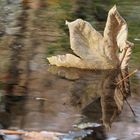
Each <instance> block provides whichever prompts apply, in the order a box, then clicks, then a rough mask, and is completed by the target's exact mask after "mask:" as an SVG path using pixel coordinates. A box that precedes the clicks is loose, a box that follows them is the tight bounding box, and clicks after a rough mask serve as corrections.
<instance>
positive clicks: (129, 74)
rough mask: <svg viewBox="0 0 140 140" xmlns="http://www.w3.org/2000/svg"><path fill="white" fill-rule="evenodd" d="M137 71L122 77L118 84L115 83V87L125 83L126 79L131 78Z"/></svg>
mask: <svg viewBox="0 0 140 140" xmlns="http://www.w3.org/2000/svg"><path fill="white" fill-rule="evenodd" d="M137 71H138V70H137V69H136V70H134V71H133V72H132V73H130V74H128V75H127V76H126V77H124V78H123V79H121V80H120V81H119V82H117V83H116V85H119V84H120V83H122V82H123V81H125V80H126V79H127V78H129V77H130V76H132V75H133V74H134V73H136V72H137Z"/></svg>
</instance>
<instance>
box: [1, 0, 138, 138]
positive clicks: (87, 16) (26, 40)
mask: <svg viewBox="0 0 140 140" xmlns="http://www.w3.org/2000/svg"><path fill="white" fill-rule="evenodd" d="M114 4H117V6H118V10H119V11H120V13H121V15H122V16H123V17H124V18H125V19H126V21H127V23H128V27H129V40H130V41H131V42H134V43H135V48H134V51H133V55H132V59H131V62H130V70H129V71H133V70H135V69H139V68H140V61H139V54H140V49H139V45H140V33H139V29H140V28H139V20H140V2H139V1H138V0H137V1H133V2H132V1H128V0H127V1H126V0H124V1H120V0H117V1H103V0H98V1H97V0H88V1H84V0H75V1H73V0H65V1H59V0H44V1H41V0H37V1H35V2H29V3H28V2H24V3H21V1H20V0H15V1H12V0H7V1H5V0H0V49H1V51H0V60H1V61H0V67H1V69H0V72H1V74H0V79H1V80H0V99H1V100H0V123H1V127H2V128H6V129H16V130H17V129H23V130H36V131H40V130H49V131H59V132H68V131H70V130H74V126H75V125H78V124H83V123H87V122H91V123H97V124H103V125H104V126H105V127H106V128H100V130H102V134H103V131H105V132H104V133H106V137H108V138H109V137H110V138H113V137H114V138H116V139H123V140H130V139H135V138H138V137H140V111H139V109H140V108H139V105H140V103H139V100H140V96H139V89H140V84H139V83H140V71H138V72H137V73H136V74H134V75H133V76H132V77H131V78H130V85H129V84H128V82H127V84H126V85H125V87H127V88H126V89H125V93H126V95H125V96H126V97H127V96H128V95H130V94H131V97H129V98H128V99H127V100H128V102H129V103H130V104H131V106H132V108H133V110H134V111H135V114H136V117H134V115H133V114H132V111H131V110H130V108H129V106H128V104H127V103H126V102H125V101H124V105H123V106H122V104H123V100H122V99H123V96H122V95H121V94H120V92H119V91H118V90H116V87H115V86H114V84H113V82H114V81H116V80H119V79H120V72H118V71H84V70H78V69H65V68H57V67H50V66H49V64H48V62H47V60H46V57H48V56H52V55H57V54H65V53H66V52H71V50H70V44H69V34H68V28H67V26H66V25H65V20H66V19H67V20H69V21H73V20H75V19H77V18H82V19H84V20H87V21H89V22H90V23H91V24H92V25H93V26H94V27H95V29H97V30H98V31H100V32H101V33H102V32H103V30H104V26H105V21H106V17H107V12H108V10H109V9H110V8H111V7H112V6H113V5H114ZM125 74H126V73H125ZM129 86H130V87H131V92H130V88H129ZM116 93H119V94H117V96H116ZM110 94H111V96H110ZM118 96H119V97H118ZM114 97H115V99H114ZM122 107H123V109H122ZM118 108H119V109H120V110H118ZM109 129H110V131H108V130H109ZM97 131H99V130H97ZM103 137H104V136H103ZM103 139H105V138H103Z"/></svg>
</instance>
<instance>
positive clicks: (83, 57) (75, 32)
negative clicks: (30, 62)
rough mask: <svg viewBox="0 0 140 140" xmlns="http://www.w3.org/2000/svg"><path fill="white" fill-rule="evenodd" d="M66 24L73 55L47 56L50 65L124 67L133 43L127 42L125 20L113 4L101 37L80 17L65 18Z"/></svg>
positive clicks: (103, 67)
mask: <svg viewBox="0 0 140 140" xmlns="http://www.w3.org/2000/svg"><path fill="white" fill-rule="evenodd" d="M66 24H67V25H68V27H69V32H70V44H71V49H72V50H73V52H74V53H75V54H76V55H73V54H66V55H58V56H52V57H49V58H47V59H48V60H49V62H50V64H52V65H56V66H64V67H76V68H81V69H112V68H116V67H118V66H120V67H121V68H125V67H126V66H127V65H128V60H129V59H130V54H131V48H132V46H133V44H132V43H130V42H128V41H127V34H128V29H127V23H126V21H125V20H124V19H123V18H122V17H121V16H120V14H119V13H118V11H117V9H116V6H114V7H113V8H112V9H111V10H110V11H109V13H108V18H107V22H106V26H105V29H104V35H103V36H102V35H101V34H100V33H99V32H97V31H96V30H95V29H94V28H93V27H92V26H91V25H90V24H89V23H88V22H87V21H84V20H82V19H77V20H75V21H73V22H67V21H66ZM119 52H120V53H119Z"/></svg>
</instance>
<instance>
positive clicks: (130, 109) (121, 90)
mask: <svg viewBox="0 0 140 140" xmlns="http://www.w3.org/2000/svg"><path fill="white" fill-rule="evenodd" d="M118 89H119V90H120V92H121V93H122V95H123V97H124V100H125V101H126V103H127V105H128V106H129V108H130V110H131V111H132V113H133V115H134V116H135V117H136V114H135V112H134V110H133V108H132V107H131V105H130V103H129V102H128V100H127V98H126V97H125V96H124V94H123V91H122V90H121V89H120V88H119V87H118Z"/></svg>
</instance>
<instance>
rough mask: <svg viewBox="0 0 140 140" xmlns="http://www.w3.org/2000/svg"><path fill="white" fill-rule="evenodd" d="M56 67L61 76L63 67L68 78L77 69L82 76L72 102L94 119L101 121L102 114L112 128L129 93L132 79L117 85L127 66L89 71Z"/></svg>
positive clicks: (106, 123) (73, 90)
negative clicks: (121, 68) (119, 68)
mask: <svg viewBox="0 0 140 140" xmlns="http://www.w3.org/2000/svg"><path fill="white" fill-rule="evenodd" d="M53 68H55V70H52V71H53V73H55V74H58V75H59V76H60V71H63V77H65V78H66V79H70V75H71V77H73V76H74V74H75V73H76V74H77V75H78V76H79V77H78V78H77V79H75V81H74V82H73V86H72V87H71V104H72V105H73V107H76V109H77V110H78V111H82V113H83V114H84V115H86V116H87V117H88V118H90V120H93V121H94V122H95V121H96V122H99V121H100V119H101V118H102V121H103V124H104V125H105V126H106V127H107V128H110V127H111V123H112V122H113V121H114V119H115V118H116V117H117V116H118V115H119V114H120V113H121V111H122V109H123V104H124V100H125V98H126V97H127V96H128V95H130V85H129V79H126V80H125V81H123V82H122V84H121V85H119V87H118V86H116V85H115V83H116V82H118V81H119V80H120V79H123V78H124V77H126V75H127V74H128V69H125V70H121V71H120V70H106V71H105V70H104V71H88V70H79V69H73V68H69V69H68V68H64V67H52V69H53ZM56 68H57V69H56ZM54 71H55V72H54ZM68 75H69V77H68ZM67 77H68V78H67ZM119 89H121V90H122V91H123V93H122V92H120V90H119ZM122 94H123V95H122ZM99 99H100V100H99ZM100 112H102V115H101V113H100ZM97 116H98V117H97ZM100 117H101V118H100Z"/></svg>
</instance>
